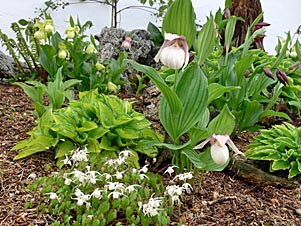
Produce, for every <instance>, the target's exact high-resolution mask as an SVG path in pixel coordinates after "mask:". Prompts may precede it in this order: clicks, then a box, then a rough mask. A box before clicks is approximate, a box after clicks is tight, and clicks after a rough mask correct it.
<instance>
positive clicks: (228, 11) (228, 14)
mask: <svg viewBox="0 0 301 226" xmlns="http://www.w3.org/2000/svg"><path fill="white" fill-rule="evenodd" d="M224 17H225V18H226V19H229V18H230V17H231V12H230V9H228V8H227V9H225V11H224Z"/></svg>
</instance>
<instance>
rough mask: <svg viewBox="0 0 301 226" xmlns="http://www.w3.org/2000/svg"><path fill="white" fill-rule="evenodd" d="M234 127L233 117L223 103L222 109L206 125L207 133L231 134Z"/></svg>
mask: <svg viewBox="0 0 301 226" xmlns="http://www.w3.org/2000/svg"><path fill="white" fill-rule="evenodd" d="M234 128H235V117H234V115H233V114H232V113H231V111H230V110H229V108H228V106H227V105H225V106H224V108H223V109H222V111H221V112H220V113H219V115H218V116H216V117H215V118H214V119H213V120H212V121H211V122H210V123H209V125H208V135H209V136H211V135H212V134H214V133H215V134H221V135H223V134H228V135H231V134H232V133H233V131H234Z"/></svg>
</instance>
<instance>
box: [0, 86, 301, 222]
mask: <svg viewBox="0 0 301 226" xmlns="http://www.w3.org/2000/svg"><path fill="white" fill-rule="evenodd" d="M143 100H145V99H143ZM143 100H140V103H141V101H142V102H143ZM148 101H149V100H148ZM141 104H143V103H141ZM154 104H155V103H154ZM148 105H150V103H148ZM32 110H33V105H32V103H31V101H30V100H29V99H28V97H27V96H26V95H25V94H24V92H23V90H22V89H21V88H20V87H16V86H12V85H0V115H1V117H0V120H1V121H0V123H1V127H0V140H1V144H0V147H1V148H0V225H1V226H2V225H3V226H6V225H50V224H51V222H52V221H53V217H52V216H50V215H48V214H44V215H41V214H39V213H38V212H37V210H36V207H37V204H38V203H39V201H40V200H41V197H40V196H39V194H32V193H30V192H29V191H28V189H27V187H26V186H27V185H28V184H29V183H31V181H32V180H34V177H35V176H37V177H40V176H44V175H49V174H51V173H52V172H53V171H56V170H57V169H56V167H55V162H54V158H53V156H52V155H51V154H45V153H43V154H37V155H33V156H31V157H29V158H26V159H22V160H19V161H13V158H14V156H15V155H16V154H17V152H16V151H11V150H10V149H11V147H12V146H13V145H15V144H16V143H17V142H18V141H19V140H22V139H24V138H25V137H27V135H26V132H27V131H30V130H31V129H32V128H33V127H34V126H35V118H34V116H33V115H32ZM155 126H158V121H157V122H156V124H155ZM251 139H252V134H248V133H242V134H241V136H239V137H238V138H236V139H235V140H234V143H235V144H236V145H237V147H239V148H240V149H241V150H242V151H243V150H244V149H245V146H246V144H248V143H249V142H250V140H251ZM166 167H167V166H161V169H159V173H160V172H163V171H164V170H165V168H166ZM164 180H167V181H168V180H169V178H167V177H166V178H164ZM27 201H32V203H33V206H30V207H29V208H27V209H25V208H24V205H25V203H26V202H27ZM182 201H183V205H182V206H181V209H182V213H183V214H182V216H178V215H177V214H175V215H174V217H173V219H172V223H171V225H176V224H177V222H179V217H181V218H182V221H183V222H184V223H185V225H296V226H297V225H301V187H300V186H293V187H290V188H288V187H284V186H281V185H279V186H273V185H267V184H261V183H255V182H254V181H253V182H252V181H250V180H248V179H243V178H241V177H239V176H237V175H236V174H233V172H232V171H230V170H226V171H224V172H206V173H204V175H199V176H198V177H197V179H196V180H195V184H194V192H193V193H192V194H191V195H189V196H185V199H184V200H182Z"/></svg>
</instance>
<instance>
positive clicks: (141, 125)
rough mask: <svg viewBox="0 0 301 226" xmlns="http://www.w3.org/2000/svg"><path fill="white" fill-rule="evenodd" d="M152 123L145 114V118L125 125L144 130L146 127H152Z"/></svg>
mask: <svg viewBox="0 0 301 226" xmlns="http://www.w3.org/2000/svg"><path fill="white" fill-rule="evenodd" d="M150 125H151V123H150V122H149V121H148V120H146V119H145V118H144V116H143V120H132V121H131V122H129V123H127V124H126V125H124V127H126V128H129V129H135V130H137V131H138V130H142V129H144V128H147V127H150Z"/></svg>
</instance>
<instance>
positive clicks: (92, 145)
mask: <svg viewBox="0 0 301 226" xmlns="http://www.w3.org/2000/svg"><path fill="white" fill-rule="evenodd" d="M87 144H88V145H87V150H88V153H99V152H100V147H99V142H98V141H97V140H96V139H94V138H90V137H88V138H87Z"/></svg>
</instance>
